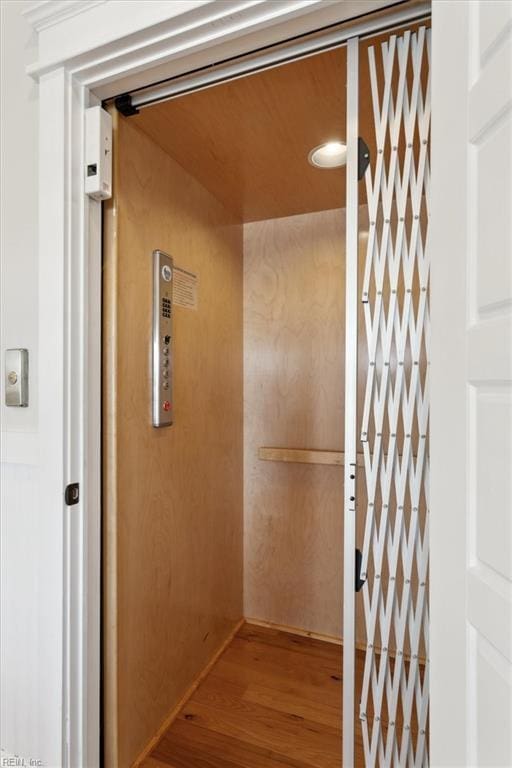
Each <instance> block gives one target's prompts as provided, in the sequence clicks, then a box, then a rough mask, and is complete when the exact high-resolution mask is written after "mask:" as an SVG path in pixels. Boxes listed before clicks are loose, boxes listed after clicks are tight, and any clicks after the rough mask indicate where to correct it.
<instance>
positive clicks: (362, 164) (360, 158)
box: [357, 137, 370, 181]
mask: <svg viewBox="0 0 512 768" xmlns="http://www.w3.org/2000/svg"><path fill="white" fill-rule="evenodd" d="M369 165H370V150H369V149H368V145H367V143H366V142H365V140H364V139H362V138H361V137H359V138H358V140H357V178H358V180H359V181H361V179H362V178H363V176H364V174H365V173H366V169H367V168H368V166H369Z"/></svg>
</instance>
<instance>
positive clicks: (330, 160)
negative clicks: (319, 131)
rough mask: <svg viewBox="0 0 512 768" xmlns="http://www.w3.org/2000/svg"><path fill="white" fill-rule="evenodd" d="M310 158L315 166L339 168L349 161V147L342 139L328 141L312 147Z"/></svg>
mask: <svg viewBox="0 0 512 768" xmlns="http://www.w3.org/2000/svg"><path fill="white" fill-rule="evenodd" d="M308 160H309V162H310V163H311V165H314V166H315V168H339V167H340V166H342V165H345V163H346V162H347V147H346V145H345V144H342V143H341V141H328V142H326V143H325V144H320V146H318V147H315V148H314V149H312V150H311V152H310V153H309V155H308Z"/></svg>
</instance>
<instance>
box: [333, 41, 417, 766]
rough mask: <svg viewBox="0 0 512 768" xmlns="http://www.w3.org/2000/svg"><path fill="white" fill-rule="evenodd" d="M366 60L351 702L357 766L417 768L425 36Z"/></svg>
mask: <svg viewBox="0 0 512 768" xmlns="http://www.w3.org/2000/svg"><path fill="white" fill-rule="evenodd" d="M367 50H368V73H369V86H370V88H369V89H368V90H369V91H371V107H370V108H371V110H372V112H373V118H374V126H375V136H374V137H363V138H364V139H365V141H366V142H367V143H368V145H369V147H370V155H371V162H370V165H369V166H368V167H367V169H366V172H365V175H364V184H365V187H366V200H367V213H368V222H367V223H368V241H367V248H366V257H365V264H364V277H363V281H362V290H361V295H360V298H361V301H362V312H361V313H359V314H360V315H361V321H362V322H361V325H362V326H363V327H364V331H363V328H360V331H359V332H360V333H365V338H366V344H367V353H368V366H367V370H366V372H365V379H366V381H365V383H364V391H365V394H364V401H363V403H362V411H361V412H360V414H359V426H360V434H359V435H358V437H359V439H360V443H359V446H358V448H357V450H358V451H359V452H361V451H362V453H363V462H364V470H362V475H363V479H362V482H361V481H359V483H358V486H359V488H358V490H359V493H358V494H357V505H356V507H355V510H353V511H354V512H355V514H356V515H357V518H358V519H359V522H360V523H361V525H360V526H357V528H359V527H361V528H362V529H363V530H361V534H360V538H361V537H362V542H361V541H359V546H360V547H361V553H360V574H358V576H359V577H360V578H359V587H360V592H359V593H358V595H357V596H356V601H363V610H362V612H361V613H362V616H363V617H364V618H363V619H362V621H363V622H364V632H363V633H362V634H363V635H364V642H365V646H366V647H365V649H364V650H363V651H362V652H361V651H359V652H356V653H362V656H363V659H361V662H362V663H363V664H364V672H363V679H362V684H361V683H359V684H356V683H355V684H354V685H355V702H354V699H353V703H355V704H356V706H358V708H359V712H358V713H356V719H357V714H358V715H359V726H356V730H357V731H358V732H359V734H360V737H361V739H362V744H363V751H364V761H365V766H421V767H423V766H427V765H428V752H427V732H428V702H429V680H428V622H429V620H428V587H427V584H428V514H429V501H428V451H429V446H428V413H429V391H428V376H429V261H428V248H427V247H426V240H427V230H428V217H429V178H430V171H429V133H430V89H429V84H430V76H429V72H430V30H429V29H427V28H426V27H420V28H418V29H416V30H415V31H406V32H403V33H401V34H400V35H393V36H391V37H389V38H387V39H386V40H385V41H384V42H382V43H379V45H378V46H376V45H370V46H369V47H368V49H367ZM361 86H362V84H360V88H361ZM360 93H361V91H360ZM361 98H363V97H362V96H361V95H359V101H360V103H361ZM361 183H363V182H361ZM347 215H348V212H347ZM347 221H348V219H347ZM356 221H357V219H356ZM347 226H349V223H347ZM347 258H348V251H347ZM347 290H348V283H347ZM355 332H356V333H357V320H356V321H355ZM347 364H348V360H347ZM360 373H361V372H360ZM355 400H356V402H355V403H354V408H357V405H358V404H357V396H356V398H355ZM359 405H361V403H359ZM356 463H357V460H356V459H355V457H354V460H353V464H354V465H355V464H356ZM362 489H364V490H362ZM363 517H364V525H363V524H362V523H363V521H362V519H361V518H363ZM355 528H356V526H355V525H354V529H355ZM363 531H364V532H363ZM354 535H356V534H355V530H354ZM356 565H357V560H356ZM363 582H364V583H363ZM359 630H361V627H359ZM359 634H361V631H360V632H359ZM345 754H347V753H345Z"/></svg>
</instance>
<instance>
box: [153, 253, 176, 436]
mask: <svg viewBox="0 0 512 768" xmlns="http://www.w3.org/2000/svg"><path fill="white" fill-rule="evenodd" d="M172 282H173V261H172V258H171V257H170V256H169V255H168V254H167V253H164V252H163V251H158V250H157V251H153V426H154V427H170V426H171V424H172V423H173V401H172V375H173V356H172V314H173V306H172Z"/></svg>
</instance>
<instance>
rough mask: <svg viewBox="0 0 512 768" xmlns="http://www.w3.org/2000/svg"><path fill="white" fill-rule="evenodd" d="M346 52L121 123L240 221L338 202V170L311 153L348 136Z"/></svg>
mask: <svg viewBox="0 0 512 768" xmlns="http://www.w3.org/2000/svg"><path fill="white" fill-rule="evenodd" d="M345 94H346V50H345V48H338V49H336V50H333V51H329V52H327V53H322V54H318V55H316V56H311V57H309V58H306V59H301V60H299V61H296V62H293V63H290V64H286V65H284V66H280V67H275V68H274V69H269V70H266V71H264V72H260V73H258V74H254V75H251V76H248V77H244V78H240V79H239V80H234V81H232V82H228V83H224V84H222V85H218V86H216V87H212V88H209V89H206V90H203V91H198V92H196V93H192V94H190V95H187V96H182V97H180V98H176V99H173V100H171V101H167V102H164V103H162V104H158V105H155V106H152V107H147V108H145V109H143V110H141V112H140V114H138V115H136V116H135V117H131V118H128V119H130V120H134V121H135V122H136V124H137V125H138V126H139V127H140V128H141V129H142V130H143V131H144V132H145V133H147V134H149V136H151V137H152V138H153V140H154V141H155V142H156V143H158V144H159V145H160V146H161V147H162V148H163V149H164V150H165V151H166V152H167V153H168V154H169V155H170V156H171V157H172V158H174V160H176V161H177V162H178V163H179V164H180V165H182V166H183V167H184V168H185V169H186V170H187V171H189V172H190V173H191V174H192V175H193V176H195V177H196V179H198V181H199V182H200V183H201V184H202V185H203V186H204V187H206V188H207V189H208V190H209V191H210V192H212V193H213V194H214V195H215V196H216V197H217V198H218V199H219V200H221V202H223V203H224V205H225V206H226V207H227V208H228V209H229V210H231V211H232V212H234V213H235V214H236V215H237V216H238V217H240V219H242V220H243V221H255V220H260V219H268V218H277V217H281V216H290V215H293V214H297V213H305V212H309V211H320V210H328V209H332V208H339V207H341V206H343V205H344V198H345V170H344V169H340V168H337V169H329V170H326V169H318V168H314V167H312V166H311V165H310V164H309V163H308V153H309V152H310V150H311V149H312V148H313V147H315V146H317V145H318V144H322V143H323V142H325V141H330V140H333V139H340V140H341V141H344V140H345V122H346V115H345Z"/></svg>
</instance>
